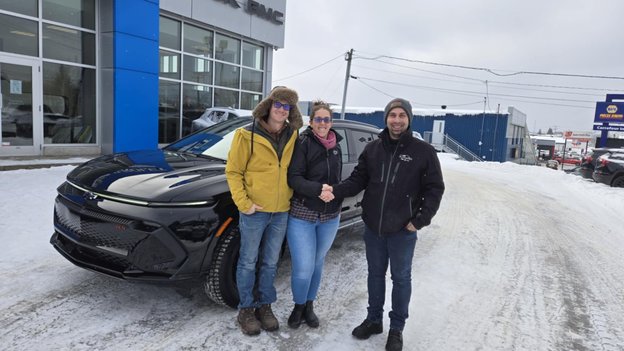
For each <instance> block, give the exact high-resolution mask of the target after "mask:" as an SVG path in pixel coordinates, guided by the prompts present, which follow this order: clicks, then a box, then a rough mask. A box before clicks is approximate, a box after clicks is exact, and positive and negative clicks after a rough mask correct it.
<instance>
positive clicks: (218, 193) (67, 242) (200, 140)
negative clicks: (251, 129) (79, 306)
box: [50, 117, 379, 307]
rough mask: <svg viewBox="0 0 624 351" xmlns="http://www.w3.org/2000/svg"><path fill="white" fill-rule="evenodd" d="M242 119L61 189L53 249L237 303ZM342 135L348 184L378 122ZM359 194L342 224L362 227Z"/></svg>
mask: <svg viewBox="0 0 624 351" xmlns="http://www.w3.org/2000/svg"><path fill="white" fill-rule="evenodd" d="M250 122H251V117H241V118H237V119H232V120H229V121H226V122H222V123H219V124H216V125H213V126H210V127H208V128H206V129H203V130H200V131H198V132H196V133H193V134H191V135H189V136H187V137H185V138H183V139H180V140H178V141H176V142H174V143H173V144H170V145H168V146H167V147H165V148H163V149H162V150H151V151H136V152H126V153H118V154H113V155H106V156H101V157H98V158H96V159H93V160H91V161H88V162H86V163H84V164H82V165H80V166H78V167H77V168H76V169H74V170H73V171H71V172H70V173H69V174H68V175H67V180H66V182H64V183H63V184H61V185H60V186H59V187H58V189H57V190H58V196H57V197H56V201H55V205H54V234H53V235H52V238H51V239H50V242H51V244H52V245H53V246H54V248H55V249H56V250H58V252H59V253H60V254H61V255H63V256H64V257H65V258H66V259H68V260H69V261H71V262H72V263H74V264H76V265H77V266H79V267H82V268H86V269H90V270H93V271H96V272H100V273H104V274H107V275H109V276H114V277H118V278H122V279H126V280H132V281H144V282H157V283H168V282H172V283H181V282H194V281H197V280H199V281H201V282H202V283H203V284H204V288H205V291H206V293H207V295H208V296H209V297H210V298H211V299H212V300H214V301H215V302H217V303H220V304H223V305H227V306H231V307H236V305H237V304H238V291H237V289H236V279H235V275H236V264H237V261H238V249H239V246H240V237H239V234H238V233H239V232H238V211H237V209H236V206H235V205H234V203H233V201H232V198H231V194H230V192H229V189H228V185H227V182H226V179H225V163H226V158H227V154H228V151H229V149H230V143H231V140H232V137H233V134H234V131H235V129H236V128H238V127H242V126H244V125H247V124H249V123H250ZM333 127H334V129H335V130H336V131H337V132H338V133H339V134H341V135H342V136H343V140H342V141H341V148H342V151H343V155H342V157H343V178H345V177H347V176H348V175H350V174H351V171H352V170H353V168H354V167H355V165H356V164H357V157H358V155H359V154H360V153H361V151H362V150H363V149H364V146H365V145H366V144H367V143H368V142H370V141H372V140H374V139H375V138H377V134H378V133H379V129H378V128H377V127H376V126H373V125H369V124H364V123H359V122H354V121H345V120H334V125H333ZM360 202H361V194H359V195H357V196H355V197H352V198H348V199H345V201H344V202H343V208H342V213H341V225H340V227H341V228H353V227H354V226H353V224H357V223H359V222H360V221H361V219H360V214H361V207H360Z"/></svg>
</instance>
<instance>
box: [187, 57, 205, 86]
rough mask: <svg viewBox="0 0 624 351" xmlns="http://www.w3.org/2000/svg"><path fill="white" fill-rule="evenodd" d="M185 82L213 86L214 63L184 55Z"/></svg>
mask: <svg viewBox="0 0 624 351" xmlns="http://www.w3.org/2000/svg"><path fill="white" fill-rule="evenodd" d="M184 80H187V81H191V82H195V83H202V84H212V61H210V60H204V59H201V58H198V57H193V56H188V55H184Z"/></svg>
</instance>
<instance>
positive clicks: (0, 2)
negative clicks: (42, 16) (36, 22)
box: [0, 0, 37, 17]
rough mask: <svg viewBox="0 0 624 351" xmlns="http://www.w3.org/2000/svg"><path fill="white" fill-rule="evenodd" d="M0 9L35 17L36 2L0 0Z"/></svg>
mask: <svg viewBox="0 0 624 351" xmlns="http://www.w3.org/2000/svg"><path fill="white" fill-rule="evenodd" d="M0 9H2V10H5V11H10V12H17V13H21V14H22V15H27V16H33V17H37V0H20V1H16V0H0Z"/></svg>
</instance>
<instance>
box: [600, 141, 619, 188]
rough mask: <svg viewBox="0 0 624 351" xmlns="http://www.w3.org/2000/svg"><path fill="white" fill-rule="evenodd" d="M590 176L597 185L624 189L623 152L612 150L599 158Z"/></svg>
mask: <svg viewBox="0 0 624 351" xmlns="http://www.w3.org/2000/svg"><path fill="white" fill-rule="evenodd" d="M592 176H593V178H594V180H595V181H596V182H598V183H603V184H607V185H610V186H612V187H618V188H624V150H621V151H619V150H618V151H614V150H612V151H609V152H607V153H605V154H604V155H602V156H600V157H599V158H598V162H597V163H596V169H595V170H594V173H593V175H592Z"/></svg>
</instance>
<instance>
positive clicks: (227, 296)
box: [204, 223, 240, 308]
mask: <svg viewBox="0 0 624 351" xmlns="http://www.w3.org/2000/svg"><path fill="white" fill-rule="evenodd" d="M239 249H240V231H239V227H238V223H236V224H232V225H231V226H230V227H228V228H227V229H226V230H225V231H224V232H223V234H222V235H221V236H220V237H219V242H218V243H217V246H216V248H215V251H214V254H213V256H212V257H213V258H212V262H211V264H210V268H209V269H208V274H207V275H206V281H205V283H204V291H205V292H206V295H208V297H209V298H210V299H211V300H212V301H214V302H216V303H218V304H220V305H224V306H229V307H232V308H237V307H238V302H239V297H238V289H237V287H236V265H237V263H238V256H239V254H238V250H239Z"/></svg>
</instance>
